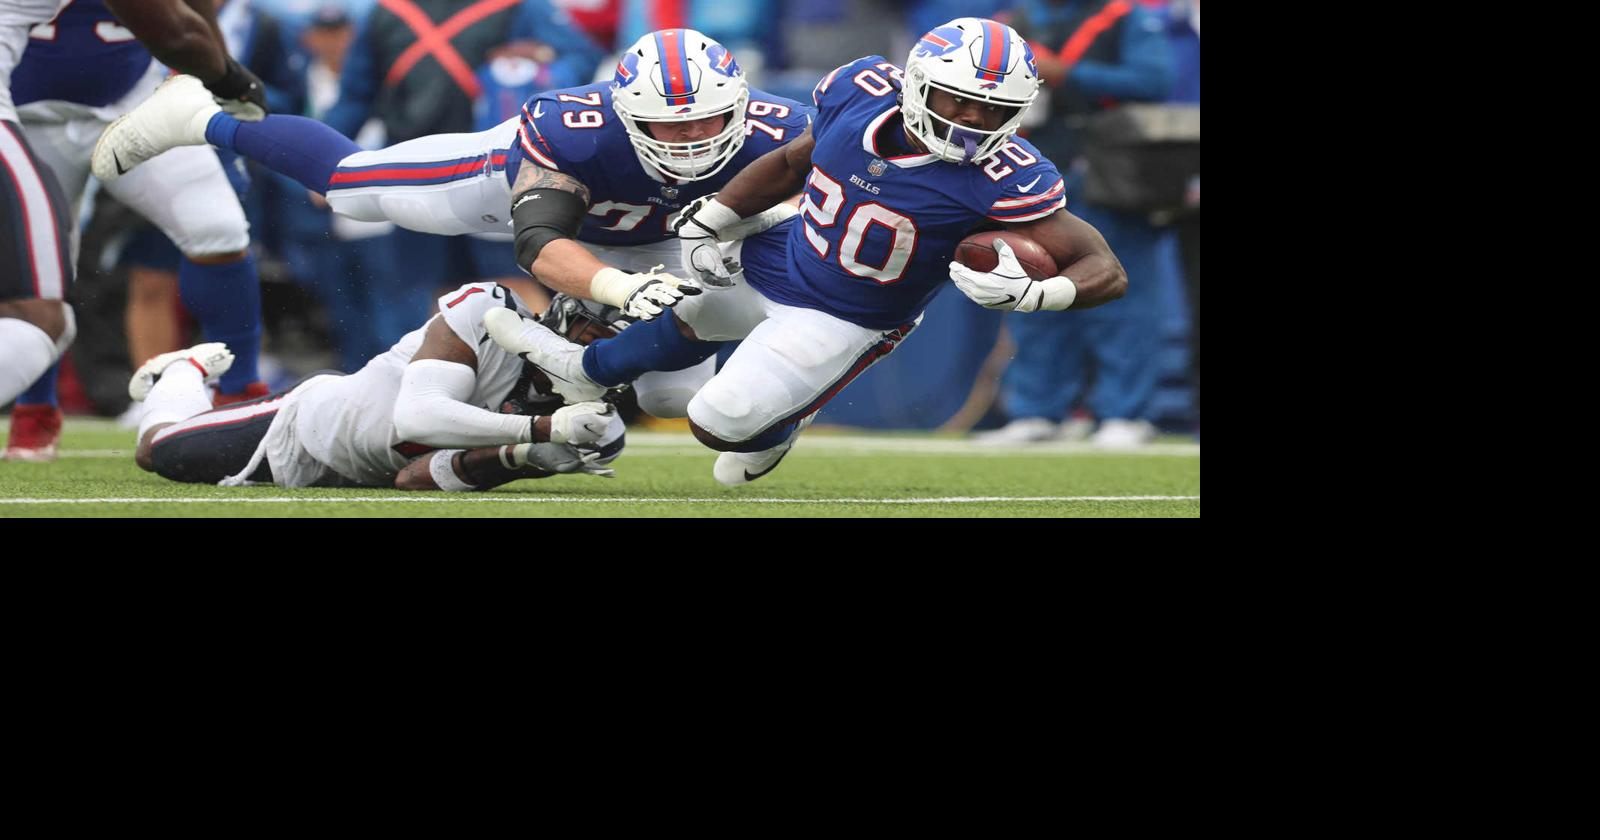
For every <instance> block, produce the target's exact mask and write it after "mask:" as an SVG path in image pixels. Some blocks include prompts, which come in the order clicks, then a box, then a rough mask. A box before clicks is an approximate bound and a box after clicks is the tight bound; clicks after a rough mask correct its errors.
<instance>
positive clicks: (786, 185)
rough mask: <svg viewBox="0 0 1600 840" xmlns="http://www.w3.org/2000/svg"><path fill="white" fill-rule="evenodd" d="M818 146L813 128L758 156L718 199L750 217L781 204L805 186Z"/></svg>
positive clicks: (743, 216) (720, 193)
mask: <svg viewBox="0 0 1600 840" xmlns="http://www.w3.org/2000/svg"><path fill="white" fill-rule="evenodd" d="M816 145H817V140H816V138H815V137H812V136H811V127H810V126H807V127H806V130H805V133H804V134H801V135H800V136H799V137H796V138H794V140H792V141H790V142H789V143H787V144H785V145H783V146H781V147H779V148H776V149H773V150H772V151H770V152H767V153H766V154H764V155H762V156H761V157H758V158H756V159H755V162H754V163H752V164H750V165H749V166H746V167H745V168H744V169H743V171H741V172H740V173H739V174H738V175H735V176H733V180H731V181H729V182H728V185H727V186H725V187H723V188H722V191H721V192H719V193H717V198H716V201H717V203H718V204H721V205H722V206H723V207H726V208H728V209H729V210H731V211H733V212H734V213H735V214H737V215H738V217H739V218H741V219H743V218H748V217H750V216H754V215H755V214H757V213H760V212H761V211H762V210H765V209H767V208H769V207H772V206H774V205H776V204H779V203H782V202H783V201H785V200H786V199H788V198H789V197H791V196H793V195H794V194H795V193H798V192H800V190H801V189H802V188H803V187H805V185H806V178H809V177H810V176H811V150H812V149H813V148H815V147H816Z"/></svg>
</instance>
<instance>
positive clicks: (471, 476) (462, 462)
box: [394, 443, 613, 492]
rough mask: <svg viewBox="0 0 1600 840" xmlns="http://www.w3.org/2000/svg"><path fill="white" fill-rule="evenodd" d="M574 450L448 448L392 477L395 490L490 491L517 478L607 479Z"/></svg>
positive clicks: (557, 447) (553, 446) (547, 446)
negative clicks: (565, 476)
mask: <svg viewBox="0 0 1600 840" xmlns="http://www.w3.org/2000/svg"><path fill="white" fill-rule="evenodd" d="M586 457H587V458H592V457H594V456H592V455H591V456H585V455H583V453H581V452H579V451H578V450H577V449H576V448H574V447H571V446H563V445H561V444H556V443H541V444H526V443H525V444H521V445H518V446H490V447H485V448H480V449H467V450H461V449H451V450H442V451H439V452H430V453H428V454H426V455H422V456H420V457H418V458H416V459H414V460H412V462H411V463H409V464H406V466H405V469H403V470H401V471H400V474H399V475H397V476H395V479H394V486H395V489H396V490H447V491H452V492H463V491H467V490H490V489H493V488H495V487H499V486H500V485H502V484H505V483H507V482H511V481H516V480H517V479H519V478H549V477H550V476H552V475H556V474H558V473H570V472H588V473H593V474H595V475H602V476H611V475H612V474H613V473H612V471H611V470H609V469H605V468H601V467H592V466H586V465H585V458H586Z"/></svg>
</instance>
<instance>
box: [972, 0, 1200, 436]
mask: <svg viewBox="0 0 1600 840" xmlns="http://www.w3.org/2000/svg"><path fill="white" fill-rule="evenodd" d="M1013 9H1014V12H1013V14H1012V15H1011V16H1010V18H1009V23H1010V24H1011V25H1012V26H1013V27H1015V28H1016V29H1017V31H1018V32H1020V33H1022V36H1023V37H1024V38H1026V39H1028V41H1029V43H1030V44H1032V46H1033V51H1034V56H1035V58H1036V59H1037V61H1038V65H1039V76H1040V78H1042V79H1043V80H1044V83H1045V87H1044V90H1043V91H1041V95H1040V97H1039V101H1038V102H1036V103H1035V104H1034V106H1033V111H1034V112H1037V113H1039V114H1041V115H1042V116H1043V121H1042V122H1041V123H1039V124H1037V125H1036V126H1034V127H1033V128H1032V129H1031V130H1029V131H1025V132H1024V133H1025V134H1026V135H1027V137H1028V139H1029V140H1031V141H1033V143H1034V145H1036V146H1038V147H1039V149H1040V151H1042V152H1044V154H1045V155H1046V156H1048V157H1049V158H1050V159H1051V160H1054V161H1057V162H1059V163H1061V164H1063V165H1064V168H1065V169H1066V173H1065V174H1066V179H1067V186H1066V192H1067V200H1068V204H1067V209H1068V210H1069V211H1071V212H1072V213H1074V214H1075V215H1077V216H1078V217H1080V218H1082V219H1083V220H1084V221H1086V222H1088V223H1089V224H1091V225H1094V226H1095V228H1097V229H1098V230H1099V231H1100V232H1101V233H1102V234H1103V235H1104V236H1105V238H1106V241H1107V242H1108V243H1109V244H1110V245H1111V249H1112V250H1113V251H1114V252H1115V253H1116V254H1117V256H1118V258H1119V259H1120V260H1121V261H1122V264H1123V266H1124V267H1125V268H1126V269H1127V272H1128V293H1127V295H1126V296H1125V297H1123V298H1122V299H1121V300H1119V301H1116V302H1115V303H1113V304H1111V305H1109V306H1103V307H1097V308H1095V309H1089V310H1083V311H1077V310H1066V311H1062V312H1039V313H1033V314H1031V315H1029V316H1028V317H1026V318H1014V317H1008V318H1007V319H1006V323H1007V324H1008V326H1009V328H1010V330H1011V334H1012V336H1013V337H1014V338H1015V340H1016V345H1017V351H1016V356H1015V358H1014V360H1013V361H1012V363H1011V365H1010V367H1009V368H1007V369H1006V373H1005V376H1004V378H1003V379H1002V391H1001V396H1002V401H1003V406H1004V408H1005V410H1006V413H1007V414H1008V415H1009V416H1010V417H1011V418H1012V419H1011V422H1010V423H1008V424H1007V425H1006V426H1004V427H1003V428H1000V429H997V430H995V431H992V432H986V433H982V434H980V435H979V436H978V437H979V439H981V440H984V441H987V442H994V443H1022V442H1029V441H1041V440H1053V439H1057V438H1063V437H1065V438H1081V437H1083V436H1084V435H1086V434H1088V431H1089V429H1088V426H1089V422H1088V421H1086V420H1075V421H1074V422H1070V423H1063V422H1062V421H1063V420H1064V419H1065V418H1066V417H1067V413H1068V411H1070V410H1071V409H1072V407H1073V404H1074V402H1075V401H1077V400H1079V399H1080V398H1081V399H1082V400H1083V402H1084V404H1085V405H1086V407H1087V408H1088V410H1089V411H1090V412H1091V413H1092V414H1093V416H1094V417H1095V418H1097V419H1098V420H1099V428H1098V429H1097V430H1096V431H1095V432H1094V436H1093V438H1092V442H1094V443H1096V444H1098V445H1102V446H1107V447H1121V446H1137V445H1141V444H1143V443H1145V442H1148V441H1149V440H1150V439H1151V438H1153V437H1154V434H1155V429H1154V426H1153V425H1152V424H1151V423H1150V422H1149V421H1148V420H1147V419H1146V418H1145V414H1144V413H1145V412H1146V411H1147V410H1148V407H1149V404H1150V401H1151V397H1152V395H1153V394H1154V392H1155V389H1156V383H1157V380H1158V378H1159V367H1158V357H1159V354H1160V348H1161V319H1162V312H1161V300H1162V295H1161V291H1162V287H1163V286H1162V284H1163V283H1165V282H1167V279H1169V278H1164V277H1163V272H1168V273H1170V269H1169V267H1168V263H1167V261H1165V260H1163V259H1162V258H1161V254H1160V250H1161V249H1160V240H1161V238H1162V236H1163V235H1164V231H1163V230H1162V229H1160V228H1157V227H1156V226H1154V225H1152V224H1151V223H1150V221H1149V220H1148V219H1147V218H1145V216H1143V215H1142V214H1138V213H1132V212H1125V211H1120V210H1112V209H1110V208H1107V207H1100V206H1096V205H1094V204H1092V203H1088V202H1086V201H1084V199H1083V186H1084V170H1083V161H1082V151H1083V140H1084V137H1083V128H1084V124H1085V121H1086V118H1087V117H1089V116H1092V115H1094V114H1096V113H1099V112H1101V111H1104V110H1106V109H1109V108H1115V107H1117V106H1118V105H1119V104H1120V103H1123V102H1162V101H1165V100H1166V98H1167V94H1168V92H1169V91H1170V89H1171V85H1172V61H1171V55H1170V51H1169V48H1168V46H1167V42H1166V36H1165V21H1164V20H1163V19H1162V17H1161V16H1160V15H1159V14H1157V13H1155V12H1154V11H1152V10H1151V9H1150V8H1148V7H1145V6H1141V5H1137V4H1135V3H1133V2H1130V0H1018V2H1016V3H1015V4H1014V5H1013ZM1025 125H1026V124H1025Z"/></svg>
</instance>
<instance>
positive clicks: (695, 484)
mask: <svg viewBox="0 0 1600 840" xmlns="http://www.w3.org/2000/svg"><path fill="white" fill-rule="evenodd" d="M3 440H4V432H3V431H0V441H3ZM715 460H716V456H715V453H712V452H710V451H709V450H707V449H705V448H703V447H701V446H700V445H699V444H698V443H696V442H695V441H694V439H693V438H691V437H689V436H688V435H687V434H678V433H662V432H644V431H630V432H629V434H628V447H627V449H626V451H624V452H623V454H622V457H620V458H618V459H617V461H616V463H615V464H614V465H613V466H614V467H615V468H616V470H617V477H616V478H613V479H603V478H595V477H592V476H557V477H555V478H549V479H543V480H538V481H520V482H516V483H513V484H509V485H506V486H505V487H502V488H500V489H498V490H494V491H491V492H488V493H466V494H461V493H402V492H399V491H396V490H379V489H371V490H367V489H340V490H328V489H296V490H290V489H285V488H280V487H248V488H222V487H212V486H207V485H199V484H177V483H174V482H170V481H167V480H165V479H163V478H160V477H158V476H156V475H154V474H152V473H146V472H143V471H142V470H140V469H139V468H138V467H137V466H135V465H134V463H133V432H132V431H129V430H125V429H118V428H117V427H116V426H115V425H114V424H113V423H112V422H110V421H107V420H85V419H69V420H68V421H67V425H66V429H65V431H64V433H63V436H62V457H61V459H60V460H59V461H56V462H54V463H50V464H25V463H15V462H9V461H0V519H3V518H9V517H99V516H113V517H126V516H165V517H217V516H221V517H295V518H301V517H351V516H357V517H380V516H381V517H422V516H427V517H434V516H451V517H460V516H497V517H505V516H532V517H551V516H560V517H577V516H602V517H621V516H696V517H704V516H740V517H748V516H756V517H761V516H786V517H789V516H792V517H811V516H824V517H843V516H850V517H882V516H919V517H921V516H958V517H975V516H983V517H990V516H1007V517H1013V516H1014V517H1069V516H1070V517H1198V516H1199V515H1200V447H1199V445H1198V444H1195V443H1194V442H1192V441H1190V440H1188V439H1185V438H1168V439H1163V440H1162V441H1161V442H1159V443H1157V444H1155V445H1152V446H1151V447H1148V448H1147V449H1145V450H1142V451H1140V452H1137V453H1128V454H1107V453H1102V452H1097V451H1094V450H1091V449H1089V448H1088V447H1086V446H1084V445H1081V444H1066V443H1055V444H1046V445H1036V446H1031V447H1017V448H1004V449H994V448H988V447H978V446H975V445H973V444H970V443H967V442H965V441H963V440H961V439H959V438H953V437H947V436H936V435H931V434H920V435H919V434H893V435H880V434H866V433H862V432H859V431H847V430H832V429H828V428H826V427H820V426H819V427H814V428H812V429H810V430H808V431H807V432H806V434H805V437H804V438H802V440H801V442H800V443H799V444H797V445H796V447H795V450H794V452H793V453H791V454H790V455H789V457H788V458H786V459H785V460H784V462H783V464H782V465H781V466H780V467H779V468H778V469H777V470H776V471H775V472H773V473H772V474H771V475H769V476H767V477H766V478H763V479H762V480H761V481H758V482H755V483H753V484H749V485H746V486H744V487H741V488H737V489H729V488H725V487H723V486H722V485H720V484H717V483H716V481H715V480H713V479H712V478H711V464H712V462H713V461H715Z"/></svg>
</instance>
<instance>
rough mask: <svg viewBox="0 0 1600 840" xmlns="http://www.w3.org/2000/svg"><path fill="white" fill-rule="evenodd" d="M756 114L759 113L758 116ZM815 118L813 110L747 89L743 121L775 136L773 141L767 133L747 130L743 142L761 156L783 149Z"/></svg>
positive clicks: (761, 91) (789, 100)
mask: <svg viewBox="0 0 1600 840" xmlns="http://www.w3.org/2000/svg"><path fill="white" fill-rule="evenodd" d="M758 112H759V113H758ZM780 115H781V116H780ZM815 116H816V109H815V108H812V107H811V106H809V105H806V104H803V103H800V102H796V101H794V100H793V99H788V98H785V97H782V96H773V95H772V94H770V93H767V92H766V91H763V90H757V89H756V88H751V89H750V105H749V106H748V107H746V108H745V119H746V120H754V121H756V122H760V123H762V124H763V125H766V126H768V127H770V128H772V129H775V130H777V131H778V132H779V134H780V135H781V136H779V137H774V136H772V134H771V133H770V132H769V131H766V130H762V129H751V130H749V131H747V132H746V137H747V138H748V139H747V140H746V141H745V142H746V143H747V144H750V145H751V148H752V149H759V150H760V151H761V152H762V153H765V152H768V151H771V150H773V149H776V148H778V147H780V146H784V145H787V144H788V143H789V142H790V141H791V140H793V139H794V138H796V137H799V136H800V135H801V134H804V133H805V130H806V128H807V127H809V126H810V125H811V120H812V119H813V118H814V117H815Z"/></svg>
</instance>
